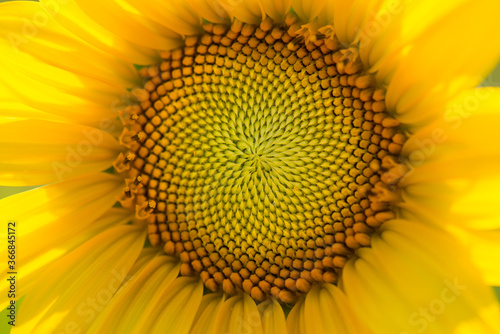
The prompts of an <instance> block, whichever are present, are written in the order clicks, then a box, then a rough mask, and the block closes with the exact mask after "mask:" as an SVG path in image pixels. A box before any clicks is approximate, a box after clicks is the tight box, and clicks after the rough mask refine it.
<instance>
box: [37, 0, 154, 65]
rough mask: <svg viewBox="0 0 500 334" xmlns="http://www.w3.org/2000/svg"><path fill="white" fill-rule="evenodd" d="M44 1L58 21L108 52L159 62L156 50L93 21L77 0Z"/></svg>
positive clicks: (131, 59) (138, 61) (138, 60)
mask: <svg viewBox="0 0 500 334" xmlns="http://www.w3.org/2000/svg"><path fill="white" fill-rule="evenodd" d="M40 2H41V4H42V5H43V6H44V8H46V10H47V11H48V12H50V13H53V14H52V15H51V16H52V17H53V19H54V20H55V21H57V22H58V23H60V24H61V25H62V26H64V27H65V28H67V29H68V30H69V31H71V32H72V33H74V34H75V35H76V36H78V37H80V38H81V39H82V40H84V41H86V42H87V43H89V44H90V45H93V46H95V47H97V48H98V49H100V50H103V51H104V52H107V53H109V54H112V55H114V56H115V57H117V58H119V59H122V60H124V61H126V62H130V63H133V64H139V65H150V64H154V63H156V62H157V61H158V59H159V56H158V54H157V53H156V51H155V50H154V49H151V48H147V47H143V46H139V45H138V44H135V43H132V42H129V41H128V40H126V39H124V38H122V37H119V35H115V34H113V33H111V32H110V31H108V30H106V29H105V28H104V27H102V26H101V25H99V24H98V23H96V22H95V21H93V20H92V19H91V18H90V17H89V16H88V15H87V14H85V13H84V12H83V11H82V9H81V8H80V7H79V6H78V5H77V4H76V3H75V1H74V0H41V1H40Z"/></svg>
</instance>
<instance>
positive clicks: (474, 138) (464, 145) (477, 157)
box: [403, 87, 500, 185]
mask: <svg viewBox="0 0 500 334" xmlns="http://www.w3.org/2000/svg"><path fill="white" fill-rule="evenodd" d="M445 110H446V112H445V113H444V115H442V118H441V119H439V120H437V121H435V122H434V123H431V124H428V125H427V126H425V127H422V128H420V129H418V130H417V131H416V132H414V133H413V134H412V135H411V136H410V137H409V139H408V140H407V141H406V143H405V144H404V146H403V156H404V157H405V160H406V163H407V165H408V166H409V167H410V169H411V174H409V175H408V176H407V177H406V178H405V179H404V180H403V185H406V184H415V183H419V182H435V181H443V180H447V179H453V178H466V179H469V180H478V179H481V178H485V177H491V176H495V175H498V169H499V166H500V146H499V145H497V143H498V141H499V140H500V135H499V132H498V124H500V114H499V112H498V110H500V89H498V88H491V87H488V88H481V89H473V90H470V91H467V92H465V93H463V94H460V95H459V96H458V97H457V98H455V99H453V100H451V101H450V102H449V103H448V104H447V106H446V109H445Z"/></svg>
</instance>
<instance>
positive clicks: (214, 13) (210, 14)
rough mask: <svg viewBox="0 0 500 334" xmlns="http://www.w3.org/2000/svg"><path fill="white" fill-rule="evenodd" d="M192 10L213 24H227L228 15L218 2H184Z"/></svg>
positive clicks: (209, 0)
mask: <svg viewBox="0 0 500 334" xmlns="http://www.w3.org/2000/svg"><path fill="white" fill-rule="evenodd" d="M186 2H187V3H188V4H189V5H190V6H191V7H192V8H193V10H194V11H195V12H196V13H197V14H198V15H199V16H200V17H202V18H204V19H205V20H208V21H210V22H213V23H228V22H229V21H230V17H229V14H228V13H227V12H226V10H225V9H224V7H222V6H221V4H220V3H219V2H218V1H213V0H186Z"/></svg>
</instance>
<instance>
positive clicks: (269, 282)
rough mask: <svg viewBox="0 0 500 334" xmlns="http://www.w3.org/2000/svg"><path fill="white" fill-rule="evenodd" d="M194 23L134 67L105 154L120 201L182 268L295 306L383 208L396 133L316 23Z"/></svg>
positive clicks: (364, 236)
mask: <svg viewBox="0 0 500 334" xmlns="http://www.w3.org/2000/svg"><path fill="white" fill-rule="evenodd" d="M204 28H205V33H204V34H203V35H202V36H199V37H189V38H187V39H186V46H185V47H183V48H180V49H177V50H174V51H171V52H164V53H163V54H162V57H163V61H162V63H161V64H159V65H158V66H152V67H149V68H144V69H142V70H141V74H142V75H143V76H144V77H145V80H146V83H145V85H144V89H141V90H137V91H135V92H134V93H135V95H136V96H137V98H138V100H139V103H138V105H137V106H134V107H131V108H128V109H127V110H126V112H124V115H126V116H124V117H127V119H126V123H127V124H128V127H127V129H126V130H125V131H124V133H123V135H122V138H121V140H122V143H123V144H124V145H125V146H127V147H128V148H129V152H128V153H127V154H125V155H122V156H120V157H119V158H118V159H117V162H116V163H115V167H116V169H117V170H118V171H120V172H124V173H127V174H128V177H129V179H128V181H127V187H126V188H125V189H124V195H123V201H122V203H124V205H136V206H137V216H138V218H140V219H145V220H147V221H148V222H149V234H150V241H151V243H152V244H154V245H156V244H160V243H161V244H163V247H164V250H165V252H166V253H167V254H170V255H176V256H179V257H180V259H181V261H182V263H183V265H182V267H181V273H182V274H183V275H192V274H195V273H196V274H199V275H200V276H201V278H202V279H203V281H204V283H205V286H206V287H207V288H208V289H210V290H212V291H217V290H220V289H222V290H223V291H224V292H226V293H228V294H234V293H237V292H238V291H245V292H247V293H249V294H250V295H251V296H252V298H254V299H255V300H257V301H262V300H264V299H265V298H266V297H268V296H270V295H273V296H275V297H277V298H279V299H280V300H281V301H282V302H285V303H293V302H295V300H296V299H297V297H298V295H299V294H301V293H305V292H307V291H308V290H309V289H310V288H311V285H312V284H315V283H319V282H328V283H335V282H336V281H337V277H338V275H339V272H340V270H341V269H342V267H343V266H344V264H345V263H346V261H347V260H348V259H349V258H350V257H351V256H352V255H353V254H354V251H355V250H356V249H357V248H359V247H368V246H370V236H371V235H372V234H373V233H374V232H375V231H376V229H377V227H379V226H380V225H381V224H382V223H383V222H384V221H386V220H387V219H391V218H393V217H394V213H393V211H392V207H391V205H392V204H393V203H394V202H395V201H397V199H398V195H397V191H396V188H395V187H394V185H395V183H396V182H397V179H398V178H399V177H400V175H399V174H398V173H394V171H395V170H397V169H398V168H395V166H396V167H397V166H398V163H397V155H398V154H399V152H400V150H401V146H402V144H403V143H404V140H405V137H404V135H403V134H402V133H401V131H400V129H399V123H398V122H397V121H395V120H394V119H393V118H391V117H390V116H389V115H388V114H387V113H386V112H385V102H384V97H385V94H384V90H383V89H380V88H377V87H375V86H374V82H375V80H374V78H373V77H372V76H371V75H369V74H366V73H364V72H363V66H362V64H361V62H360V61H359V59H358V57H357V53H356V50H351V49H340V48H339V44H338V42H337V41H336V39H335V36H334V35H332V34H331V33H330V34H329V33H328V32H329V30H328V29H323V30H322V31H316V30H315V29H314V27H308V26H301V25H300V24H298V23H296V22H295V21H294V19H293V17H288V18H287V21H286V25H277V24H274V23H273V22H272V21H270V20H269V19H266V20H265V21H263V22H262V24H261V25H260V26H253V25H248V24H242V23H239V22H235V23H233V24H232V26H231V27H226V26H224V25H212V24H206V25H205V27H204ZM388 170H390V171H392V172H391V173H387V171H388ZM384 173H385V174H384ZM131 203H132V204H131Z"/></svg>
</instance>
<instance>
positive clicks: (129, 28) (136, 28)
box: [75, 0, 182, 50]
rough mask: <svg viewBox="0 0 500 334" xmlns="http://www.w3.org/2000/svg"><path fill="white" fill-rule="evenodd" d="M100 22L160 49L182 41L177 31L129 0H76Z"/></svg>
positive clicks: (116, 32) (88, 13)
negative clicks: (165, 25)
mask: <svg viewBox="0 0 500 334" xmlns="http://www.w3.org/2000/svg"><path fill="white" fill-rule="evenodd" d="M75 3H76V4H77V5H78V6H79V7H80V8H81V9H82V10H83V12H84V13H85V14H86V15H88V16H89V17H90V18H91V19H93V20H94V21H95V22H96V23H98V24H99V25H101V26H102V27H104V28H105V29H107V30H109V31H110V32H112V33H114V34H116V35H117V36H119V37H121V38H123V39H125V40H128V41H130V42H132V43H135V44H139V45H142V46H144V47H148V48H152V49H156V50H170V49H173V48H176V47H178V46H180V45H181V44H182V39H181V37H180V35H179V34H177V33H176V32H174V31H172V30H170V29H167V28H165V27H164V26H163V25H160V24H158V23H157V22H154V21H152V20H150V19H148V18H147V17H145V15H144V13H141V12H140V11H137V10H136V9H135V8H134V7H132V6H131V5H130V4H129V3H128V2H127V1H126V0H115V1H106V2H102V1H97V0H85V1H83V0H75Z"/></svg>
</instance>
